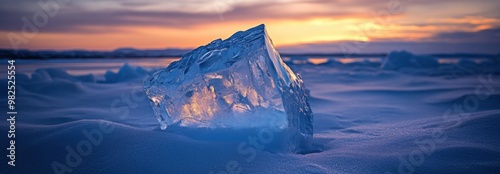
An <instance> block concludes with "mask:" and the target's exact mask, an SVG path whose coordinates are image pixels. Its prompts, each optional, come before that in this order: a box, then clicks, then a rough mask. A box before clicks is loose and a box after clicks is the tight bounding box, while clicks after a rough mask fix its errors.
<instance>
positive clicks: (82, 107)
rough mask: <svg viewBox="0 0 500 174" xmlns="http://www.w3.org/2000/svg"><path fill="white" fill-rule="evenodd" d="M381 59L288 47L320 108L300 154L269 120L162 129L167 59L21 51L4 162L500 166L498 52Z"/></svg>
mask: <svg viewBox="0 0 500 174" xmlns="http://www.w3.org/2000/svg"><path fill="white" fill-rule="evenodd" d="M391 57H392V58H391ZM396 58H397V59H396ZM400 59H405V60H402V61H401V60H400ZM373 60H374V59H371V58H370V59H368V58H367V59H356V60H355V61H353V59H332V58H307V57H306V58H304V57H301V58H286V59H285V62H286V63H287V64H288V65H289V66H290V68H291V69H292V70H293V71H294V72H296V73H299V74H301V75H302V77H303V80H304V84H305V87H306V88H307V89H308V90H309V91H310V96H311V97H310V100H309V103H310V105H311V108H312V110H313V112H314V114H315V118H314V123H313V124H314V137H313V140H312V147H311V149H310V150H309V151H306V152H304V153H302V154H297V153H290V152H282V151H273V150H269V146H273V145H274V143H278V144H279V142H281V141H283V140H282V139H280V138H279V135H277V134H275V133H273V132H269V131H263V130H245V131H232V130H224V129H222V130H217V131H219V132H217V134H219V135H221V137H220V139H215V140H214V139H210V140H208V139H204V135H205V134H210V133H207V131H205V130H203V129H193V130H188V131H187V132H185V135H184V134H179V133H178V132H176V130H172V131H167V132H165V131H161V130H160V125H159V124H158V121H157V120H156V118H155V115H154V113H153V110H152V109H151V106H150V104H149V100H148V99H147V97H146V95H145V93H144V91H143V83H142V82H143V80H144V79H145V77H146V76H148V74H150V73H152V72H153V71H155V70H154V67H155V66H159V67H166V66H167V65H168V63H169V62H171V61H170V60H169V59H128V60H119V61H117V60H50V61H23V60H18V61H17V62H16V67H17V71H18V74H17V76H16V106H17V111H18V116H17V119H16V167H8V166H7V164H1V165H0V166H1V170H0V173H57V172H54V170H57V171H71V173H122V174H123V173H134V174H135V173H206V174H208V173H211V172H213V173H219V172H220V171H223V172H227V173H230V172H232V171H235V172H240V173H497V172H498V171H500V149H499V148H498V147H499V145H500V135H499V134H498V132H499V130H500V126H499V125H500V78H499V77H500V70H499V69H500V63H499V62H498V60H495V59H487V60H472V59H462V60H459V59H457V60H456V61H449V60H441V59H439V60H437V59H433V58H421V57H419V56H414V55H412V54H406V53H404V52H394V53H391V54H390V55H389V58H379V61H373ZM125 61H128V62H129V64H126V65H123V63H122V62H125ZM2 62H6V61H2ZM2 66H3V67H6V64H3V63H2ZM108 69H109V70H110V71H108V72H106V70H108ZM88 73H92V74H88ZM0 81H1V83H2V84H6V79H2V80H0ZM6 90H7V89H6V87H3V88H2V91H3V92H2V93H4V94H5V93H6ZM2 96H3V97H1V98H0V102H2V103H6V102H7V101H6V100H7V97H5V95H2ZM7 131H8V123H7V122H6V121H5V120H4V121H2V122H0V132H7ZM249 133H250V134H249ZM191 135H195V136H191ZM0 142H2V145H0V147H3V148H6V145H7V136H6V135H5V136H0ZM6 152H7V151H6V150H3V152H2V153H1V154H4V155H2V156H4V157H2V158H3V159H6V157H5V153H6ZM2 161H4V162H5V160H2Z"/></svg>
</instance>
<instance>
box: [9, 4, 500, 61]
mask: <svg viewBox="0 0 500 174" xmlns="http://www.w3.org/2000/svg"><path fill="white" fill-rule="evenodd" d="M0 1H1V2H2V6H1V7H0V9H1V11H0V19H1V23H0V35H1V37H2V39H1V40H0V48H9V49H10V48H12V44H11V42H10V40H12V36H17V37H22V38H24V40H23V42H22V43H20V44H19V47H20V48H26V49H34V50H39V49H55V50H64V49H88V50H112V49H116V48H121V47H134V48H140V49H163V48H195V47H197V46H200V45H205V44H207V43H209V42H210V41H212V40H214V39H217V38H227V37H229V36H230V35H231V34H233V33H234V32H235V31H238V30H245V29H247V28H250V27H253V26H255V25H258V24H260V23H265V24H266V27H267V30H268V32H269V34H270V36H271V38H272V39H273V42H274V44H275V46H277V47H278V48H279V49H281V50H284V51H289V52H294V51H295V52H338V51H341V49H340V48H339V46H338V45H339V44H341V43H348V44H354V43H358V42H355V41H366V42H367V43H370V44H368V45H363V46H362V47H360V48H359V49H360V50H361V51H362V52H385V51H388V50H391V49H408V50H410V51H415V52H481V53H500V49H499V45H500V10H499V9H500V1H498V0H474V1H472V0H439V1H437V0H401V1H398V0H381V1H374V0H358V1H353V0H275V1H269V0H252V1H247V0H207V1H203V0H170V1H165V0H142V1H132V0H119V1H117V0H61V2H62V1H69V2H68V3H64V4H59V8H57V9H58V11H57V14H54V15H53V17H52V16H50V14H49V15H47V14H45V13H44V11H43V9H44V7H45V6H44V5H42V6H40V5H39V0H24V1H8V0H0ZM40 2H56V1H55V0H41V1H40ZM48 7H50V8H52V9H53V8H54V7H55V6H48ZM50 8H49V9H50ZM44 15H45V17H48V18H44ZM34 16H36V17H35V20H38V24H41V25H40V27H36V26H35V27H36V28H37V29H38V32H37V33H36V34H33V35H29V36H26V35H27V34H26V33H25V34H24V35H23V33H22V30H23V27H24V26H25V25H26V22H25V21H29V22H31V23H33V22H36V21H33V17H34ZM23 18H24V19H25V20H23ZM44 19H46V20H45V21H44ZM44 23H45V24H44ZM33 25H35V24H33ZM24 28H26V27H24ZM25 30H26V29H25ZM28 31H30V30H29V29H28ZM9 33H10V35H9ZM9 36H10V37H9ZM28 37H29V38H28ZM17 39H19V38H17Z"/></svg>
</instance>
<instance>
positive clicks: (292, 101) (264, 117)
mask: <svg viewBox="0 0 500 174" xmlns="http://www.w3.org/2000/svg"><path fill="white" fill-rule="evenodd" d="M144 88H145V90H146V93H147V95H148V96H149V98H150V100H151V104H152V106H153V110H154V113H155V114H156V117H157V118H158V121H159V122H160V124H161V129H166V128H167V127H168V126H169V125H172V124H176V125H179V126H183V127H208V128H234V129H239V128H270V129H273V130H286V131H289V132H291V134H290V135H291V137H292V140H293V141H295V142H294V143H302V142H303V140H306V141H307V139H310V138H311V137H312V134H313V126H312V122H313V114H312V111H311V108H310V106H309V103H308V98H307V94H306V92H305V88H304V84H303V81H302V78H301V77H300V76H298V75H296V74H295V73H294V72H292V70H290V68H289V67H288V66H287V65H286V64H285V63H283V61H282V60H281V57H280V55H279V53H278V52H277V51H276V50H275V49H274V47H273V43H272V41H271V39H270V38H269V36H268V34H267V32H266V29H265V26H264V25H263V24H261V25H259V26H256V27H254V28H251V29H249V30H247V31H239V32H236V33H235V34H233V35H232V36H231V37H230V38H228V39H226V40H221V39H218V40H214V41H212V42H211V43H210V44H208V45H205V46H201V47H199V48H197V49H195V50H193V51H191V52H189V53H187V54H185V55H184V56H183V57H182V58H181V59H180V60H179V61H177V62H174V63H172V64H170V65H169V66H168V67H167V68H166V69H163V70H160V71H158V72H156V73H154V74H153V75H152V77H150V78H149V79H147V80H146V81H145V82H144Z"/></svg>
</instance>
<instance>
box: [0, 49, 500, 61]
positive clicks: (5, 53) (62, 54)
mask: <svg viewBox="0 0 500 174" xmlns="http://www.w3.org/2000/svg"><path fill="white" fill-rule="evenodd" d="M191 50H192V49H176V48H167V49H135V48H118V49H115V50H112V51H91V50H62V51H55V50H26V49H23V50H17V51H16V50H12V49H1V48H0V58H18V59H66V58H148V57H161V58H180V57H182V56H183V55H184V54H186V53H187V52H189V51H191ZM278 51H279V48H278ZM280 53H281V56H283V57H350V58H355V57H385V56H387V54H388V53H360V54H350V55H345V54H343V53H314V52H304V53H287V52H282V51H280ZM423 55H428V56H433V57H440V58H447V57H463V58H466V57H481V58H499V57H500V54H477V53H439V54H423Z"/></svg>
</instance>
